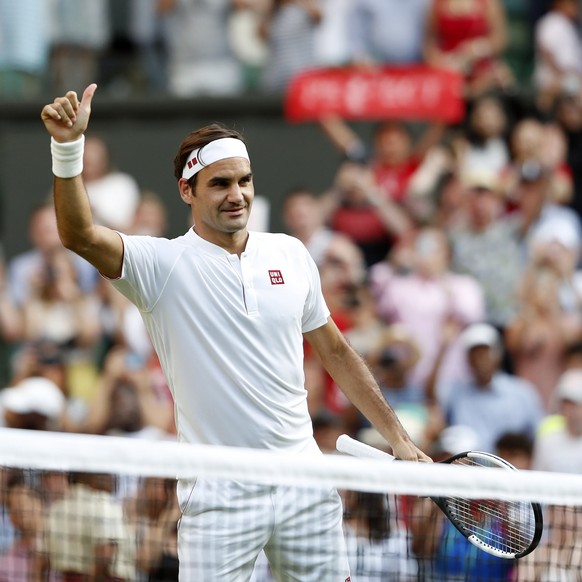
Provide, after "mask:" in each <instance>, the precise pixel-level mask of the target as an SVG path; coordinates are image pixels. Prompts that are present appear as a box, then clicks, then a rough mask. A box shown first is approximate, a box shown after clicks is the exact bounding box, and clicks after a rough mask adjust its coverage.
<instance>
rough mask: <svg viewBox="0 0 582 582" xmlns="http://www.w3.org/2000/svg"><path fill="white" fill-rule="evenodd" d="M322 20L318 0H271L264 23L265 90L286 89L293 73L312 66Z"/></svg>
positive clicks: (263, 81) (278, 90)
mask: <svg viewBox="0 0 582 582" xmlns="http://www.w3.org/2000/svg"><path fill="white" fill-rule="evenodd" d="M320 21H321V7H320V5H319V0H272V5H271V10H270V12H269V14H268V15H267V17H266V18H265V21H264V23H263V25H262V27H263V30H264V34H265V38H266V39H267V47H268V52H267V62H266V63H265V68H264V71H263V78H262V84H263V88H264V89H265V90H266V91H268V92H279V93H280V92H283V91H284V90H285V88H286V87H287V84H288V83H289V81H290V80H291V78H292V77H293V76H294V75H296V74H298V73H301V72H302V71H305V70H307V69H308V68H310V67H312V66H313V64H314V60H315V31H316V29H317V25H318V24H319V22H320Z"/></svg>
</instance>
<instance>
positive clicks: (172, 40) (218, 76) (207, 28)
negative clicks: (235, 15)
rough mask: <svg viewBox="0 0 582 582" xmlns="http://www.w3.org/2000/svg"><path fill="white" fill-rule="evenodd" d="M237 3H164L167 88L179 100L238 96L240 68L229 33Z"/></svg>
mask: <svg viewBox="0 0 582 582" xmlns="http://www.w3.org/2000/svg"><path fill="white" fill-rule="evenodd" d="M235 1H236V0H162V4H161V6H162V11H163V13H164V27H165V38H166V39H167V47H168V54H167V56H168V87H169V90H170V93H171V94H172V95H175V96H177V97H194V96H197V95H236V94H238V93H239V92H240V90H241V89H242V83H243V81H242V72H241V67H240V64H239V63H238V61H237V60H236V58H235V57H234V54H233V51H232V47H231V46H230V43H229V38H228V34H227V27H228V21H229V18H230V15H231V11H232V9H233V6H234V2H235Z"/></svg>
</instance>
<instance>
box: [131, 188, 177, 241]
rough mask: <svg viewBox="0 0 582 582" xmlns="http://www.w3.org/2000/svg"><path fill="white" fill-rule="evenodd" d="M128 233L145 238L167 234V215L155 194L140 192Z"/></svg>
mask: <svg viewBox="0 0 582 582" xmlns="http://www.w3.org/2000/svg"><path fill="white" fill-rule="evenodd" d="M129 232H130V233H131V234H140V235H145V236H166V235H167V234H168V213H167V210H166V207H165V205H164V203H163V202H162V200H161V198H160V197H159V196H158V195H157V194H155V193H154V192H150V191H145V192H141V194H140V197H139V202H138V204H137V207H136V209H135V213H134V215H133V222H132V224H131V227H130V228H129Z"/></svg>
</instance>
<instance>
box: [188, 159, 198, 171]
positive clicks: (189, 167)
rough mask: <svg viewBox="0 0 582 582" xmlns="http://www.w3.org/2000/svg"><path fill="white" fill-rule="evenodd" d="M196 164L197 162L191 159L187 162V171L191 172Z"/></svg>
mask: <svg viewBox="0 0 582 582" xmlns="http://www.w3.org/2000/svg"><path fill="white" fill-rule="evenodd" d="M197 163H198V160H197V159H196V158H192V159H191V160H190V161H189V162H188V169H189V170H191V169H192V168H193V167H194V166H195V165H196V164H197Z"/></svg>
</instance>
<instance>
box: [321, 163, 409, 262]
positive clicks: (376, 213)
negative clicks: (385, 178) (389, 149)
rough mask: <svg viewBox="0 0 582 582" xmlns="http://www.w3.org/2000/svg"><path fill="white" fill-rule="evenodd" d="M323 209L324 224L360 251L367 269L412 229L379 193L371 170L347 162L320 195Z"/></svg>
mask: <svg viewBox="0 0 582 582" xmlns="http://www.w3.org/2000/svg"><path fill="white" fill-rule="evenodd" d="M322 208H323V214H324V217H325V220H326V223H327V224H328V225H329V226H330V228H331V229H332V230H333V231H335V232H338V233H341V234H343V235H345V236H347V237H348V238H350V239H351V240H352V241H353V242H354V243H355V244H356V245H357V246H358V247H359V248H360V250H361V251H362V253H363V255H364V260H365V262H366V265H367V266H368V267H370V266H372V265H374V264H375V263H378V262H379V261H381V260H382V259H384V257H385V256H386V254H387V252H388V251H389V249H390V246H391V244H392V241H393V240H395V239H397V238H398V237H399V236H402V235H403V234H405V233H406V232H407V231H409V230H410V229H411V227H412V221H411V220H410V217H409V216H408V214H407V213H406V211H404V210H403V209H402V208H401V207H399V206H398V205H397V204H395V203H394V202H393V201H392V200H390V199H389V198H386V197H385V196H384V195H383V193H382V192H380V191H379V190H378V187H377V185H376V184H375V183H374V176H373V174H372V172H371V171H370V169H369V168H368V167H366V166H365V165H362V164H360V163H356V162H352V161H349V160H348V161H345V162H343V163H342V164H341V166H340V168H339V170H338V172H337V174H336V177H335V180H334V183H333V185H332V187H331V188H330V189H329V190H328V191H327V192H326V193H325V194H324V195H323V197H322Z"/></svg>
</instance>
